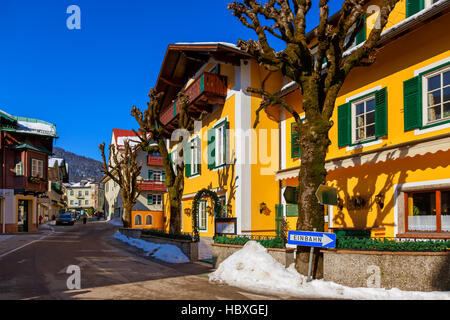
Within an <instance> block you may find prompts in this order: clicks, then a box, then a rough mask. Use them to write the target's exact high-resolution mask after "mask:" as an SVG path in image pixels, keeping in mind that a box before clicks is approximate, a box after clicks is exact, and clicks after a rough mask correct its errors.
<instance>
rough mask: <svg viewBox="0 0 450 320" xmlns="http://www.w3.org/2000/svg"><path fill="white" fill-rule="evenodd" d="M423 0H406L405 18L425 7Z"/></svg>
mask: <svg viewBox="0 0 450 320" xmlns="http://www.w3.org/2000/svg"><path fill="white" fill-rule="evenodd" d="M424 2H425V1H424V0H406V18H408V17H411V16H412V15H414V14H416V13H417V12H419V11H421V10H423V9H424V7H425V3H424Z"/></svg>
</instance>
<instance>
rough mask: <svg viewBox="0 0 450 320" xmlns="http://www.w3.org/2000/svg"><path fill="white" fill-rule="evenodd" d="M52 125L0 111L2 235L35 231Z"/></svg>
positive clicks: (53, 131)
mask: <svg viewBox="0 0 450 320" xmlns="http://www.w3.org/2000/svg"><path fill="white" fill-rule="evenodd" d="M55 138H57V133H56V127H55V125H53V124H51V123H48V122H45V121H41V120H36V119H30V118H24V117H18V116H13V115H10V114H8V113H6V112H4V111H1V110H0V153H1V154H0V156H1V158H0V159H1V161H2V170H0V219H1V221H0V225H1V229H0V230H1V232H2V233H15V232H32V231H35V230H36V229H37V226H38V223H39V218H38V206H39V203H42V202H45V201H46V196H45V194H46V192H47V186H48V157H49V155H51V154H52V150H53V139H55Z"/></svg>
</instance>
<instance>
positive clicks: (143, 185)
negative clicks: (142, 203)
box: [138, 180, 167, 192]
mask: <svg viewBox="0 0 450 320" xmlns="http://www.w3.org/2000/svg"><path fill="white" fill-rule="evenodd" d="M138 185H139V189H140V190H141V191H160V192H167V186H166V182H165V181H155V180H141V181H138Z"/></svg>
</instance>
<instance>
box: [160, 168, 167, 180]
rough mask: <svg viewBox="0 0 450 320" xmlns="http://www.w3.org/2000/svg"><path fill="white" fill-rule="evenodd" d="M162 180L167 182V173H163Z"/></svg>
mask: <svg viewBox="0 0 450 320" xmlns="http://www.w3.org/2000/svg"><path fill="white" fill-rule="evenodd" d="M161 179H162V181H166V172H165V171H164V170H163V171H162V172H161Z"/></svg>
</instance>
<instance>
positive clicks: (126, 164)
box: [99, 141, 142, 228]
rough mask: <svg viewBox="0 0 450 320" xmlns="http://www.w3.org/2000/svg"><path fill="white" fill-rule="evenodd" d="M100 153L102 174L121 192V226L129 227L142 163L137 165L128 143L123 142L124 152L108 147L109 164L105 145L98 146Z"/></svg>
mask: <svg viewBox="0 0 450 320" xmlns="http://www.w3.org/2000/svg"><path fill="white" fill-rule="evenodd" d="M99 149H100V151H101V153H102V160H103V169H102V170H103V172H104V174H105V175H107V176H108V177H109V178H110V179H111V180H112V181H114V182H116V183H117V184H118V185H119V187H120V191H121V197H122V203H123V217H122V221H123V225H124V227H125V228H129V227H131V211H132V210H133V207H134V206H135V205H136V201H137V198H138V197H139V194H140V188H139V185H138V177H139V176H140V174H141V169H142V163H137V161H136V158H137V153H136V152H135V151H136V148H133V147H131V146H130V143H129V141H125V142H124V150H123V151H119V150H117V149H116V147H115V146H114V145H112V144H111V145H110V146H109V154H110V157H109V160H110V161H109V164H108V163H107V161H106V155H105V143H104V142H103V143H102V144H100V145H99Z"/></svg>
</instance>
